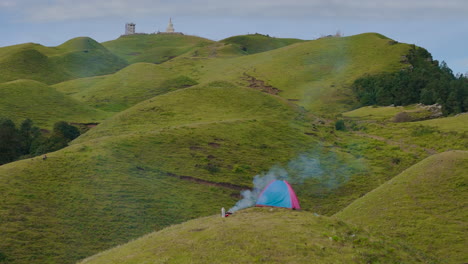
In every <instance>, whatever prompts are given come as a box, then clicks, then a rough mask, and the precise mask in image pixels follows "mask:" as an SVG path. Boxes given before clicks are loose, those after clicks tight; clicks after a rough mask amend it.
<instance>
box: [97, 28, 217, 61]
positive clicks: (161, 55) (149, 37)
mask: <svg viewBox="0 0 468 264" xmlns="http://www.w3.org/2000/svg"><path fill="white" fill-rule="evenodd" d="M212 43H214V41H212V40H208V39H205V38H201V37H196V36H188V35H178V34H173V35H171V34H145V35H139V34H135V35H128V36H121V37H120V38H118V39H116V40H111V41H107V42H104V43H102V45H104V47H106V48H107V49H109V50H110V51H111V52H113V53H115V54H117V55H118V56H119V57H121V58H123V59H125V60H126V61H127V62H129V63H136V62H148V63H163V62H165V61H167V60H170V59H173V58H175V57H177V56H179V55H181V54H184V53H186V52H189V51H191V50H194V49H196V48H199V47H203V46H206V45H209V44H212Z"/></svg>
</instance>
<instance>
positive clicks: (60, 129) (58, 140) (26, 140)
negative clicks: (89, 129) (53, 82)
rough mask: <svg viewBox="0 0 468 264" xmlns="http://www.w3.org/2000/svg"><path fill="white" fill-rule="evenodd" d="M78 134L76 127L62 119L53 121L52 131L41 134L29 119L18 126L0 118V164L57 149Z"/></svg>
mask: <svg viewBox="0 0 468 264" xmlns="http://www.w3.org/2000/svg"><path fill="white" fill-rule="evenodd" d="M79 135H80V131H79V130H78V128H76V127H74V126H71V125H69V124H68V123H67V122H64V121H60V122H57V123H55V124H54V129H53V132H52V133H50V134H43V133H41V130H40V129H39V128H38V127H36V126H34V124H33V122H32V121H31V120H30V119H26V120H24V121H23V122H22V123H21V124H20V126H19V127H18V128H17V127H16V125H15V123H14V122H13V121H11V120H10V119H0V165H2V164H5V163H8V162H12V161H15V160H18V159H21V158H26V157H32V156H37V155H41V154H44V153H47V152H51V151H56V150H59V149H61V148H64V147H66V146H67V145H68V142H70V141H71V140H73V139H75V138H77V137H78V136H79Z"/></svg>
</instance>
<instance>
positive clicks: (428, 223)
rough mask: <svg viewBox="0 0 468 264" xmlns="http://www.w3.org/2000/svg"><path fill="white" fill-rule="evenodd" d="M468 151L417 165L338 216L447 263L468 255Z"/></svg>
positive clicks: (446, 153)
mask: <svg viewBox="0 0 468 264" xmlns="http://www.w3.org/2000/svg"><path fill="white" fill-rule="evenodd" d="M467 171H468V151H448V152H444V153H440V154H437V155H433V156H430V157H429V158H427V159H425V160H423V161H421V162H419V163H417V164H415V165H414V166H412V167H410V168H408V169H407V170H405V171H403V172H402V173H401V174H400V175H398V176H396V177H394V178H393V179H392V180H390V181H389V182H387V183H385V184H383V185H381V186H380V187H378V188H377V189H375V190H373V191H372V192H369V193H368V194H367V195H365V196H364V197H362V198H359V199H357V200H356V201H354V202H353V203H352V204H350V205H349V206H348V207H346V208H345V209H344V210H343V211H341V212H339V213H338V214H336V216H337V217H338V218H340V219H343V220H345V221H349V222H352V223H355V224H357V225H360V226H365V227H366V228H368V229H369V230H371V231H373V232H379V233H381V234H385V235H387V236H389V237H392V238H394V239H399V240H404V241H406V242H407V243H408V244H409V245H411V246H412V247H414V248H417V249H420V250H421V251H423V252H426V254H428V255H432V256H433V257H435V258H438V259H439V260H440V261H441V262H443V263H462V262H464V261H465V260H466V259H467V258H468V255H467V253H466V243H467V240H466V236H465V235H466V219H467V216H468V214H467V210H466V193H467V191H468V189H467V185H466V180H467V174H466V172H467Z"/></svg>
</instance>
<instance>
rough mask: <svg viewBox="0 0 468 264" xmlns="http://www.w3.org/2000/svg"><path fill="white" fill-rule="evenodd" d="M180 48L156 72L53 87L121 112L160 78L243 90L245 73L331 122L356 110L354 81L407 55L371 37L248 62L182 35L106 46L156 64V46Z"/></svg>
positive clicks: (330, 41)
mask: <svg viewBox="0 0 468 264" xmlns="http://www.w3.org/2000/svg"><path fill="white" fill-rule="evenodd" d="M249 37H252V38H255V37H259V38H266V37H264V36H255V35H254V36H249ZM185 38H187V40H186V39H185ZM268 39H270V38H268ZM272 39H274V38H272ZM279 40H281V39H279ZM184 41H188V42H189V43H191V44H190V45H189V46H188V47H189V48H187V50H185V51H184V52H183V54H182V53H180V54H179V55H180V56H178V57H175V58H173V59H171V60H169V61H167V62H165V63H162V64H160V65H150V64H135V65H132V66H130V67H127V68H126V69H124V70H122V71H120V72H117V73H116V74H112V75H109V76H106V77H104V78H103V79H101V78H92V79H79V80H74V81H70V82H66V83H62V84H58V85H57V86H56V87H57V89H58V90H60V91H64V92H66V93H70V94H71V93H74V94H73V96H74V97H75V98H76V99H78V100H83V101H85V102H87V103H88V104H89V105H91V106H95V107H99V108H102V109H105V110H110V111H119V110H123V109H126V108H128V107H129V106H131V105H134V104H135V103H137V102H139V101H143V100H146V99H149V98H151V97H152V96H155V95H157V94H160V91H161V89H163V88H164V87H158V85H159V84H160V82H161V81H163V79H164V78H174V77H176V76H177V75H183V76H187V77H189V78H192V79H194V80H196V81H197V82H199V83H201V84H207V83H209V82H212V81H218V80H225V81H230V82H232V83H235V84H237V85H241V86H248V85H249V83H248V82H247V81H246V76H245V74H248V75H250V76H254V77H256V78H257V79H259V80H262V81H264V82H265V84H266V85H272V86H274V87H276V88H278V89H280V90H281V91H280V93H279V95H280V96H281V97H283V98H285V99H288V100H291V101H294V102H295V103H297V104H298V105H300V106H303V107H305V108H306V109H308V110H311V111H313V112H316V113H319V114H328V115H330V116H333V115H335V114H337V113H340V112H342V111H345V110H347V109H349V108H350V107H351V105H352V104H353V103H354V101H353V100H354V99H353V96H352V94H351V90H350V89H349V87H348V86H349V85H350V84H351V83H352V82H353V80H355V79H356V78H358V77H360V76H362V75H364V74H372V73H377V72H382V71H394V70H398V69H400V68H402V67H404V65H403V64H401V63H400V62H399V61H400V57H401V55H403V54H404V53H405V52H406V51H407V50H408V49H409V45H406V44H396V45H390V44H389V40H388V39H383V38H382V37H380V36H379V35H378V34H372V33H369V34H361V35H357V36H351V37H343V38H326V39H320V40H314V41H305V42H297V43H295V44H292V45H288V46H285V47H282V48H278V49H274V50H271V51H268V52H262V53H258V54H253V55H248V56H241V55H242V53H240V52H239V50H238V49H237V50H236V48H235V47H234V46H235V44H228V45H225V46H223V45H220V44H219V43H209V42H206V41H205V40H203V39H198V38H194V37H190V36H180V35H174V36H168V35H135V36H125V37H121V38H119V39H117V40H115V41H112V42H106V43H104V46H106V47H107V48H109V49H110V50H111V51H113V52H115V53H116V54H120V56H124V54H130V53H132V50H133V51H134V52H137V53H138V52H140V51H141V54H142V56H143V55H144V56H145V58H156V57H157V58H159V57H158V56H159V55H151V54H150V53H151V52H150V51H151V50H150V49H151V47H154V45H156V44H155V43H159V44H157V45H156V47H154V49H157V50H159V48H160V47H164V46H165V45H172V46H174V45H175V46H177V45H179V44H177V43H180V45H182V46H183V45H186V44H184V43H186V42H184ZM187 45H188V44H187ZM233 45H234V46H233ZM236 45H237V44H236ZM138 50H140V51H138ZM132 54H133V53H132ZM128 56H130V55H128ZM132 56H133V55H132ZM130 57H131V56H130ZM126 59H127V60H129V61H131V62H137V61H141V60H136V59H135V60H133V59H130V58H129V57H126ZM146 62H154V61H148V60H146ZM176 74H177V75H176ZM112 104H114V105H112Z"/></svg>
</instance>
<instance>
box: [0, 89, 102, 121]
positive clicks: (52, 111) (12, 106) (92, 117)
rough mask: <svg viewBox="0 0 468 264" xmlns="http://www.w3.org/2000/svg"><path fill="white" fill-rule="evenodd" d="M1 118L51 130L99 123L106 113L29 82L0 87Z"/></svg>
mask: <svg viewBox="0 0 468 264" xmlns="http://www.w3.org/2000/svg"><path fill="white" fill-rule="evenodd" d="M0 116H2V117H5V118H9V119H11V120H13V121H14V122H15V123H16V124H17V125H19V123H20V122H22V121H23V120H24V119H27V118H29V119H31V120H32V121H33V122H34V124H35V125H37V126H40V127H41V128H46V129H52V126H53V124H54V123H55V122H58V121H67V122H79V123H88V122H101V121H102V120H104V119H106V118H107V117H109V114H108V113H105V112H103V111H100V110H96V109H93V108H91V107H89V106H87V105H85V104H83V103H81V102H79V101H77V100H74V99H72V98H69V97H68V96H65V95H63V94H62V93H60V92H57V91H56V90H55V89H54V88H52V87H50V86H47V85H46V84H43V83H40V82H37V81H32V80H17V81H12V82H7V83H0Z"/></svg>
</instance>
